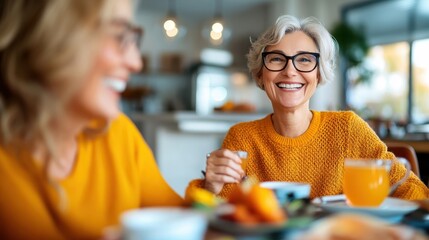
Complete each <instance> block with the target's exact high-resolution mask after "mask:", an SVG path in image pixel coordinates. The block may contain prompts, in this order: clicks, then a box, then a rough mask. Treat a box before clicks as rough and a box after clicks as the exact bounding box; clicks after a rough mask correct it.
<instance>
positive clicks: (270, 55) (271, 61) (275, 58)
mask: <svg viewBox="0 0 429 240" xmlns="http://www.w3.org/2000/svg"><path fill="white" fill-rule="evenodd" d="M319 57H320V54H319V53H315V52H301V53H298V54H296V55H294V56H286V55H285V54H283V53H280V52H263V53H262V59H263V62H264V66H265V67H266V68H267V69H268V70H270V71H272V72H279V71H282V70H283V69H285V68H286V66H287V63H288V61H289V59H290V60H292V64H293V66H294V67H295V69H296V70H298V71H299V72H311V71H313V70H314V69H315V68H316V67H317V65H319Z"/></svg>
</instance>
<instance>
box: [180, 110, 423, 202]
mask: <svg viewBox="0 0 429 240" xmlns="http://www.w3.org/2000/svg"><path fill="white" fill-rule="evenodd" d="M312 112H313V119H312V120H311V123H310V126H309V128H308V129H307V131H306V132H305V133H304V134H302V135H301V136H299V137H296V138H288V137H284V136H281V135H279V134H278V133H277V132H276V131H275V130H274V127H273V124H272V121H271V115H268V116H266V117H265V118H263V119H260V120H255V121H251V122H243V123H238V124H237V125H235V126H233V127H232V128H231V129H230V130H229V132H228V133H227V135H226V137H225V140H224V142H223V145H222V148H226V149H230V150H244V151H247V152H248V160H247V166H246V172H247V174H248V175H251V176H254V177H256V178H258V179H259V181H293V182H306V183H310V184H311V194H310V197H311V198H315V197H319V196H325V195H336V194H342V193H343V185H342V182H343V174H344V170H343V168H344V159H345V158H357V157H362V158H383V159H393V158H394V155H393V154H392V153H391V152H388V151H387V147H386V145H385V144H384V143H383V142H382V141H381V140H380V139H379V138H378V136H377V135H376V134H375V132H374V131H373V130H372V129H371V128H370V127H369V126H368V124H367V123H366V122H365V121H363V120H362V119H361V118H360V117H359V116H357V115H356V114H354V113H353V112H350V111H344V112H318V111H312ZM405 172H406V170H405V168H404V167H403V166H402V165H401V164H400V163H397V164H394V165H393V167H392V169H391V171H390V180H391V184H393V183H395V182H397V181H398V180H399V179H400V178H401V177H402V176H403V175H404V174H405ZM202 184H203V181H202V180H201V179H200V180H193V181H191V183H190V185H189V187H188V189H191V188H192V187H202ZM231 187H232V184H226V185H225V186H224V188H223V189H222V191H221V193H220V196H222V197H227V196H228V195H229V193H230V191H231V189H232V188H231ZM394 197H398V198H403V199H423V198H428V197H429V190H428V188H427V187H426V186H425V185H424V184H423V182H422V181H420V179H419V178H418V177H416V175H414V174H413V173H412V174H411V176H410V177H409V178H408V180H407V181H406V182H405V183H404V184H402V185H401V186H400V187H399V188H398V189H397V190H396V192H395V193H394Z"/></svg>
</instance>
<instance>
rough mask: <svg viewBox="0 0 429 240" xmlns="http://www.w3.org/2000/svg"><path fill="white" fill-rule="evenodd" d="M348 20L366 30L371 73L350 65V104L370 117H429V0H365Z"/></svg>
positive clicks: (349, 10) (349, 9) (350, 10)
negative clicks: (363, 75) (364, 75)
mask: <svg viewBox="0 0 429 240" xmlns="http://www.w3.org/2000/svg"><path fill="white" fill-rule="evenodd" d="M388 13H395V14H388ZM343 20H344V21H345V22H346V23H347V24H348V25H350V26H352V27H354V28H355V29H358V30H360V31H362V32H363V33H364V35H365V36H366V40H367V42H368V44H369V45H370V50H369V53H368V55H367V57H366V58H365V60H364V62H363V65H362V66H364V67H365V69H366V70H368V71H369V72H370V73H371V74H370V77H369V78H368V79H367V81H357V79H359V77H360V76H359V74H360V72H359V71H357V70H356V69H354V68H349V69H345V70H344V71H345V73H346V74H345V76H346V81H345V84H346V85H345V88H344V89H345V96H346V105H347V106H349V107H351V108H352V109H354V110H355V111H356V112H357V113H358V114H360V115H361V116H362V117H363V118H365V119H369V118H376V119H381V120H383V119H384V120H387V119H388V120H393V121H395V122H406V123H415V124H421V123H429V65H428V64H427V62H428V61H429V60H428V59H429V1H419V0H390V1H386V0H378V1H366V2H359V3H357V4H352V5H348V6H346V7H345V8H343Z"/></svg>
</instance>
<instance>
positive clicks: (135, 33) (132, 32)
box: [113, 20, 143, 50]
mask: <svg viewBox="0 0 429 240" xmlns="http://www.w3.org/2000/svg"><path fill="white" fill-rule="evenodd" d="M113 23H114V24H115V25H116V26H117V27H118V28H119V30H118V33H117V35H116V37H117V39H118V41H119V43H120V46H121V48H122V49H123V50H126V49H127V48H128V47H130V46H131V45H133V44H135V45H136V47H137V48H138V49H140V46H141V38H142V35H143V30H142V29H141V28H140V27H136V26H133V25H132V24H130V23H128V22H126V21H121V20H117V21H114V22H113Z"/></svg>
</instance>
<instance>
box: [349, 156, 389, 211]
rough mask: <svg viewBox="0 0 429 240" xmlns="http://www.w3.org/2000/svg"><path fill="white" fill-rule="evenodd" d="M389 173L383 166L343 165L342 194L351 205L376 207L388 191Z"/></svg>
mask: <svg viewBox="0 0 429 240" xmlns="http://www.w3.org/2000/svg"><path fill="white" fill-rule="evenodd" d="M389 187H390V186H389V174H388V169H386V167H385V166H373V165H362V166H356V165H353V166H347V164H346V166H345V168H344V185H343V190H344V194H345V195H346V197H347V200H348V201H349V202H350V203H351V205H353V206H361V207H363V206H365V207H377V206H379V205H380V204H381V203H382V202H383V201H384V199H385V198H386V197H387V195H388V193H389Z"/></svg>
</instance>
